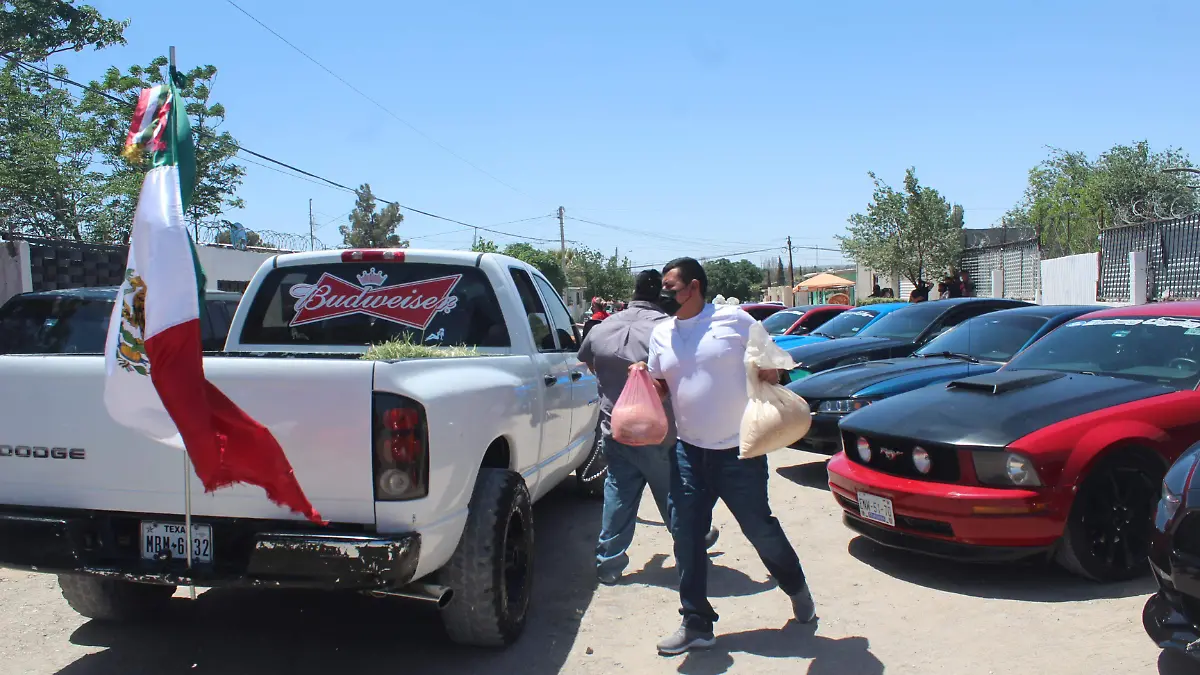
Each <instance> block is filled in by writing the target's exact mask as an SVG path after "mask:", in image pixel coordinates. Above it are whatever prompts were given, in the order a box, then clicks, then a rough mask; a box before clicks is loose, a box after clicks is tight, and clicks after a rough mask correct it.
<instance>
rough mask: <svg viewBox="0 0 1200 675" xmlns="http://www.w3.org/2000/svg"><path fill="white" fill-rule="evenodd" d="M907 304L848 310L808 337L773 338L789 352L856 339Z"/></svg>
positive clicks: (882, 304)
mask: <svg viewBox="0 0 1200 675" xmlns="http://www.w3.org/2000/svg"><path fill="white" fill-rule="evenodd" d="M908 306H909V305H908V303H907V302H886V303H880V304H875V305H869V306H866V307H855V308H854V309H848V310H846V311H844V312H842V313H841V314H838V315H837V316H835V317H834V318H832V319H830V320H829V322H828V323H826V324H824V325H823V326H821V327H820V328H818V329H817V330H815V331H813V332H811V333H809V334H808V335H780V336H776V337H773V338H771V339H772V340H774V341H775V344H777V345H779V347H780V348H781V349H784V350H788V349H792V348H793V347H801V346H803V345H813V344H817V343H818V342H825V341H826V340H836V339H838V338H847V337H854V336H855V335H857V334H858V333H859V331H861V330H862V329H864V328H866V327H867V326H870V325H871V324H872V323H874V322H875V321H878V320H879V319H880V318H882V317H885V316H887V315H888V314H890V313H891V312H894V311H896V310H898V309H902V308H904V307H908Z"/></svg>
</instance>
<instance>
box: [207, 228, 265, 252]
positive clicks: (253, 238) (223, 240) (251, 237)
mask: <svg viewBox="0 0 1200 675" xmlns="http://www.w3.org/2000/svg"><path fill="white" fill-rule="evenodd" d="M214 241H216V242H217V243H218V244H232V243H233V232H231V231H230V230H228V229H225V230H222V231H221V232H219V233H217V236H216V238H215V239H214ZM246 246H252V247H255V248H274V247H272V246H265V245H264V244H263V240H262V237H260V236H259V235H258V233H257V232H255V231H254V230H246Z"/></svg>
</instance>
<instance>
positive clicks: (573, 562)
mask: <svg viewBox="0 0 1200 675" xmlns="http://www.w3.org/2000/svg"><path fill="white" fill-rule="evenodd" d="M771 464H772V469H773V471H772V476H771V495H772V503H773V505H774V508H775V511H776V514H777V515H778V516H779V518H780V520H781V521H782V522H783V526H784V528H785V529H786V530H787V532H788V534H789V535H790V537H791V538H792V541H793V543H794V544H795V545H796V548H797V550H798V551H799V553H800V558H801V560H802V561H803V563H804V566H805V570H806V572H807V574H808V576H809V579H810V583H811V585H812V588H813V593H814V595H815V596H816V599H817V603H818V614H819V616H820V620H819V621H818V622H817V623H816V625H815V626H800V625H797V624H795V623H788V619H789V618H790V616H789V605H788V602H787V598H786V597H785V596H784V595H783V593H782V592H781V591H779V590H778V589H777V588H775V586H774V584H773V583H771V582H770V581H769V580H768V578H767V576H766V572H765V570H764V569H763V567H762V564H761V563H760V562H759V561H758V559H757V557H756V556H755V554H754V551H753V549H752V548H751V547H750V545H749V544H748V543H747V542H746V540H745V538H744V537H742V535H741V533H740V532H738V530H737V525H736V523H734V521H733V519H732V517H731V516H730V515H729V512H728V511H726V510H725V509H724V507H723V506H718V507H717V514H716V522H717V524H718V526H719V527H721V529H722V534H721V539H720V541H719V542H718V543H717V545H716V547H715V548H714V552H715V554H714V559H713V562H714V565H715V567H714V569H713V572H712V574H711V575H710V585H711V593H712V596H713V598H714V604H715V606H716V609H717V611H718V613H720V615H721V621H720V622H719V623H718V624H717V634H718V642H717V646H716V648H714V649H713V650H712V651H710V652H707V653H698V654H692V655H687V656H681V657H675V658H669V659H668V658H662V657H659V656H657V655H656V654H655V653H654V643H655V642H656V641H657V640H658V638H659V637H660V636H661V635H663V634H665V633H667V632H670V631H671V630H673V629H674V628H675V627H676V626H677V624H678V621H679V617H678V614H677V604H676V602H677V600H676V595H675V592H674V590H673V589H674V585H675V571H674V566H673V562H672V558H671V555H670V551H671V543H670V536H669V535H668V533H667V532H666V530H665V529H664V528H663V527H662V526H661V524H660V523H659V522H658V520H659V519H658V515H657V513H656V512H655V509H654V507H653V504H652V502H651V500H650V499H649V498H648V496H647V499H645V500H644V501H643V505H642V517H643V518H644V520H643V521H642V522H643V525H640V526H639V529H638V534H637V536H636V538H635V541H634V546H633V548H632V549H631V551H630V558H631V560H632V562H631V565H630V568H629V570H628V575H627V577H626V578H625V579H624V580H623V581H622V583H621V584H620V585H618V586H614V587H604V586H601V587H597V586H596V583H595V580H594V575H593V573H592V567H591V554H592V546H593V542H594V538H595V535H596V531H597V529H598V519H599V505H598V504H597V503H596V502H588V501H583V500H581V499H580V498H578V497H576V496H574V495H573V494H572V493H571V492H570V491H568V490H565V489H560V490H558V491H556V492H555V493H553V494H551V495H549V496H547V497H546V499H545V500H543V501H542V502H541V503H539V504H538V505H537V507H535V517H536V518H537V526H538V531H537V537H538V552H537V561H536V566H537V570H538V571H537V578H536V582H535V589H536V590H535V598H534V610H533V614H532V616H531V618H530V623H529V626H528V629H527V631H526V633H525V635H524V637H523V638H522V640H521V641H520V642H519V643H518V644H517V645H515V646H514V647H513V648H511V649H509V650H507V651H505V652H488V651H483V650H474V649H464V648H461V647H458V646H455V645H452V644H450V643H449V642H448V641H447V640H446V638H445V637H444V635H443V634H442V633H441V631H440V628H439V627H438V626H437V622H436V620H435V619H436V617H435V616H434V614H433V610H430V609H428V608H426V607H424V606H422V605H412V604H405V602H404V601H387V600H373V599H370V598H365V597H360V596H352V595H351V596H348V595H340V594H326V593H309V592H303V593H301V592H275V593H272V592H232V591H221V590H210V591H207V592H203V593H202V594H201V595H200V596H199V598H198V599H197V600H196V601H195V602H192V601H190V600H187V599H186V591H184V590H181V591H180V592H179V599H177V600H176V603H175V604H176V606H175V607H174V609H173V611H172V612H171V614H170V616H168V617H166V619H165V620H163V621H160V622H158V623H156V624H153V625H148V626H136V627H135V626H110V625H103V624H100V623H94V622H87V621H84V620H83V619H82V618H81V617H79V616H78V615H76V614H75V613H74V612H73V611H71V609H70V608H69V607H67V604H66V602H64V601H63V599H62V597H61V596H60V595H59V593H58V588H57V584H56V582H55V580H54V578H53V577H50V576H46V575H37V574H29V573H24V572H16V571H11V570H0V607H2V608H3V609H4V612H3V613H2V614H0V673H4V674H8V673H14V674H15V673H21V674H28V675H51V674H54V673H57V674H59V675H177V674H182V673H210V674H213V675H235V674H241V673H245V674H250V673H253V674H255V675H266V674H273V673H280V674H287V675H317V674H320V675H329V674H330V673H345V674H347V675H351V674H353V675H376V674H378V675H383V674H384V673H387V674H389V675H391V674H396V673H402V674H405V675H408V674H416V673H438V674H439V675H444V674H446V673H514V674H516V673H519V674H521V675H548V674H550V673H568V674H574V673H579V674H587V675H599V674H601V673H605V674H608V673H622V672H625V673H671V672H679V673H685V674H688V675H715V674H717V673H727V672H728V673H756V674H762V673H767V674H770V673H781V674H782V673H788V674H789V675H790V674H795V673H808V674H809V675H825V674H837V675H857V674H863V675H875V674H877V673H883V672H887V673H900V674H903V673H954V674H965V673H970V674H976V673H1010V672H1021V673H1054V674H1055V675H1073V674H1076V673H1078V674H1080V675H1083V674H1085V673H1086V674H1087V675H1096V674H1100V673H1121V674H1122V675H1127V674H1134V673H1162V674H1169V675H1186V674H1187V673H1200V669H1197V668H1193V667H1192V666H1191V664H1190V663H1185V662H1182V661H1181V660H1180V659H1177V658H1173V657H1172V656H1161V655H1160V654H1159V651H1158V649H1157V648H1156V647H1155V646H1154V645H1153V644H1151V643H1150V641H1149V639H1148V638H1147V637H1146V636H1145V634H1144V633H1143V632H1142V628H1141V619H1140V616H1141V608H1142V604H1143V603H1144V602H1145V599H1146V597H1147V595H1148V594H1149V593H1150V592H1151V590H1152V587H1153V582H1152V581H1151V580H1150V579H1149V578H1145V579H1141V580H1138V581H1134V582H1130V583H1124V584H1117V585H1107V586H1102V585H1096V584H1091V583H1088V582H1084V581H1080V580H1077V579H1075V578H1072V577H1070V576H1067V575H1066V574H1065V573H1062V572H1059V571H1057V570H1055V569H1053V568H1048V567H1045V566H1041V565H1026V566H1007V567H980V566H967V565H958V564H952V563H948V562H942V561H937V560H931V559H928V558H924V557H920V556H915V555H908V554H904V553H900V552H896V551H890V550H886V549H882V548H879V547H877V546H875V545H873V544H871V543H870V542H867V541H865V540H863V539H859V538H856V537H855V536H854V535H853V534H852V533H851V532H849V531H848V530H847V529H846V528H845V527H844V526H843V525H842V523H841V518H840V515H839V510H838V508H837V506H836V505H835V504H834V502H833V499H832V498H831V497H830V495H829V492H828V488H827V487H826V486H825V468H824V464H825V458H823V457H821V456H819V455H811V454H807V453H802V452H796V451H791V450H784V451H780V452H777V453H774V454H773V455H772V457H771Z"/></svg>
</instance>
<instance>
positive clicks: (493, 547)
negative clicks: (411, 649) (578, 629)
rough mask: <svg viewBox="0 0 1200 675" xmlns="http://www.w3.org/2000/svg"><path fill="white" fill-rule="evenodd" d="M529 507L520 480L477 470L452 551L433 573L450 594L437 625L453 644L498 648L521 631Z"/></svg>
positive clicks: (529, 561)
mask: <svg viewBox="0 0 1200 675" xmlns="http://www.w3.org/2000/svg"><path fill="white" fill-rule="evenodd" d="M533 544H534V537H533V509H532V507H531V505H530V499H529V489H528V488H527V487H525V480H524V479H523V478H521V475H520V474H518V473H517V472H515V471H509V470H507V469H480V470H479V479H478V480H477V481H476V482H475V492H474V494H473V495H471V504H470V506H469V507H468V515H467V525H466V527H465V528H464V529H463V533H462V538H461V539H460V540H459V542H458V549H457V550H455V551H454V555H453V556H451V557H450V561H449V562H447V563H446V566H445V567H443V568H442V569H441V570H440V571H439V572H438V578H439V581H440V582H441V583H442V584H444V585H446V586H449V587H450V588H451V589H452V590H453V591H454V595H453V597H451V598H450V602H449V603H448V604H447V605H446V606H445V607H444V608H443V609H442V611H441V617H442V624H443V625H444V626H445V627H446V633H447V634H448V635H449V636H450V639H451V640H453V641H454V642H457V643H459V644H463V645H472V646H476V647H504V646H507V645H510V644H512V643H513V642H515V641H516V640H517V638H518V637H520V636H521V632H522V631H523V630H524V629H525V619H526V617H527V616H528V613H529V600H530V597H531V595H532V588H533Z"/></svg>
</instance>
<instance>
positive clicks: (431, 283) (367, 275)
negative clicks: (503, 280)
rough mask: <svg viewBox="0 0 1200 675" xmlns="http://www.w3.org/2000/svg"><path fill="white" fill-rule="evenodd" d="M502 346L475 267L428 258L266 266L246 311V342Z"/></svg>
mask: <svg viewBox="0 0 1200 675" xmlns="http://www.w3.org/2000/svg"><path fill="white" fill-rule="evenodd" d="M406 337H407V338H408V339H411V340H412V341H413V342H416V343H420V344H426V345H446V346H450V345H462V346H468V347H508V346H510V344H511V343H510V341H509V335H508V328H507V326H506V325H505V323H504V316H503V314H502V313H501V311H500V303H499V302H498V301H497V299H496V293H495V291H494V290H493V289H492V284H491V282H490V281H489V280H488V278H487V275H485V274H484V273H483V272H482V271H481V270H479V269H478V268H476V267H469V266H466V265H445V264H434V263H417V262H401V263H387V262H385V263H379V262H375V263H330V264H322V265H298V266H295V267H281V268H278V269H275V270H272V271H271V272H270V273H269V274H267V276H266V277H265V278H264V279H263V283H262V285H261V286H260V287H259V289H258V291H257V293H256V294H255V296H254V300H253V302H252V303H251V305H250V309H249V311H248V313H247V315H246V322H245V324H244V325H243V327H242V335H241V342H242V343H243V344H251V345H316V346H342V347H344V346H360V345H370V344H378V343H381V342H387V341H388V340H392V339H403V338H406Z"/></svg>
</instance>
